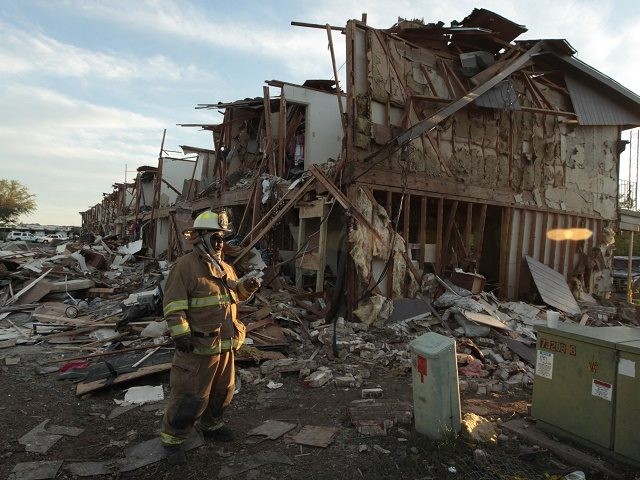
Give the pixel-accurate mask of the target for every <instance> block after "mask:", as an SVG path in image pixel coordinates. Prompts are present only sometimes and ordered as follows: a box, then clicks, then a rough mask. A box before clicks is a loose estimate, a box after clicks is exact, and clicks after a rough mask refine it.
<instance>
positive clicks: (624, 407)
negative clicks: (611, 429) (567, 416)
mask: <svg viewBox="0 0 640 480" xmlns="http://www.w3.org/2000/svg"><path fill="white" fill-rule="evenodd" d="M618 351H619V352H620V355H619V358H618V376H617V378H616V381H617V387H618V391H617V395H616V412H615V414H616V418H615V433H614V442H613V447H614V448H613V450H614V453H615V454H616V456H618V457H620V458H621V459H623V460H631V462H632V463H635V464H640V341H635V342H625V343H621V344H620V345H618Z"/></svg>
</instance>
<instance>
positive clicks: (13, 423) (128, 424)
mask: <svg viewBox="0 0 640 480" xmlns="http://www.w3.org/2000/svg"><path fill="white" fill-rule="evenodd" d="M56 355H57V353H56V354H55V355H54V354H53V353H52V349H51V348H50V347H46V346H37V345H36V346H17V347H13V348H11V349H5V350H2V351H0V357H8V356H11V357H15V356H19V357H20V363H19V364H18V365H12V366H6V365H4V364H5V362H4V361H1V360H0V363H1V364H2V370H1V374H0V379H1V381H2V387H3V392H4V394H3V401H2V405H1V406H0V421H1V422H2V429H1V432H0V458H1V459H2V460H1V462H0V477H1V478H8V476H9V475H10V472H11V471H12V469H13V468H14V466H15V465H16V464H18V463H21V462H34V461H41V460H64V464H63V466H62V467H61V468H60V470H59V471H58V474H57V477H56V478H63V479H64V478H75V477H74V476H73V474H71V473H70V472H69V471H68V470H67V469H66V466H67V465H68V464H70V463H72V462H81V461H105V460H112V459H115V458H120V457H122V456H123V452H124V451H125V449H127V448H128V447H131V446H132V445H135V444H138V443H141V442H143V441H145V440H149V439H153V438H155V437H156V436H157V434H158V431H159V428H160V421H161V418H162V412H163V406H162V404H155V405H147V406H142V407H136V408H134V409H132V410H129V411H127V412H125V413H123V414H121V415H119V416H117V417H116V418H113V419H109V416H110V414H111V413H112V411H114V408H116V404H115V403H114V399H122V398H123V397H124V390H123V389H124V387H121V386H117V387H113V388H110V389H106V390H102V391H99V392H95V393H93V394H88V395H86V396H85V397H83V398H78V397H76V396H75V389H74V384H73V383H72V381H70V380H57V374H56V373H50V374H38V373H37V370H38V365H39V363H42V362H44V361H46V360H50V359H51V358H56ZM243 366H244V367H247V366H249V367H250V365H241V366H240V367H241V368H242V367H243ZM254 367H255V365H254ZM168 379H169V374H168V372H166V373H162V374H156V375H153V376H148V377H145V378H143V379H140V380H138V381H136V382H134V383H129V384H127V386H132V385H160V384H162V385H163V386H164V390H165V395H166V394H168ZM280 381H281V382H282V383H283V386H282V387H281V388H279V389H276V390H271V389H268V388H267V387H266V383H264V382H263V383H259V384H256V385H248V384H243V385H241V386H240V391H239V392H238V393H237V395H236V396H235V398H234V402H233V405H232V407H231V408H230V409H229V411H228V414H227V420H228V424H229V425H230V426H231V427H232V428H233V429H234V431H235V432H236V440H234V441H233V442H230V443H225V444H221V443H215V442H211V441H209V440H207V441H205V444H204V446H202V447H200V448H197V449H194V450H191V451H189V452H188V453H187V459H188V464H187V465H186V466H183V467H170V466H169V465H167V464H166V462H165V461H160V462H157V463H154V464H152V465H148V466H146V467H142V468H139V469H137V470H134V471H131V472H127V473H116V474H113V475H106V476H100V477H97V478H139V479H154V480H159V479H164V478H167V479H169V478H181V479H190V478H194V479H200V478H219V472H220V471H221V469H222V468H223V467H224V466H225V465H228V464H230V462H235V463H236V465H238V464H239V465H242V462H243V461H244V460H246V459H247V458H248V457H249V456H250V455H253V454H256V453H259V452H266V453H265V454H267V455H269V454H271V453H273V452H276V453H280V454H284V455H286V457H287V458H288V459H289V461H290V465H287V464H281V463H272V464H267V465H263V466H259V467H257V468H254V469H250V470H248V471H244V472H242V473H237V474H235V475H233V476H232V477H229V478H237V479H247V480H249V479H258V478H259V479H262V480H266V479H301V478H305V479H335V478H342V479H362V478H366V479H388V478H407V479H416V480H417V479H425V480H426V479H440V478H451V479H473V480H480V479H485V478H486V479H514V480H515V479H529V478H531V479H533V478H541V479H542V478H561V477H550V476H549V475H553V474H557V473H560V472H561V471H563V472H565V473H566V472H568V471H573V470H577V468H575V467H573V466H571V465H566V464H565V465H564V467H566V469H563V468H562V467H563V465H562V464H561V463H559V462H558V461H557V459H555V458H554V456H553V455H552V453H551V452H548V451H544V450H539V451H535V450H533V449H532V448H531V447H530V446H526V445H524V444H522V443H521V442H520V441H519V440H517V439H515V438H509V439H508V440H504V441H502V442H500V445H499V446H497V447H489V446H486V445H472V444H469V443H467V442H465V441H464V440H462V439H458V440H455V441H449V442H444V441H443V442H429V441H427V440H425V438H424V437H422V436H420V435H418V434H416V432H415V431H414V430H413V428H412V426H407V427H402V428H393V429H391V431H390V432H389V434H388V435H387V436H377V437H368V436H363V435H361V434H359V433H358V432H357V431H356V430H355V428H354V427H353V426H352V425H351V424H350V422H349V419H348V416H347V406H348V405H349V403H350V402H351V401H352V400H354V399H358V398H360V395H361V394H360V388H349V389H344V388H336V387H335V386H333V385H326V386H324V387H320V388H305V387H304V386H303V383H302V382H301V380H300V379H299V378H298V376H297V375H296V374H285V375H283V377H282V379H281V380H280ZM410 381H411V377H410V374H408V375H405V376H401V377H398V376H393V375H391V374H390V373H389V371H388V369H386V368H373V369H372V375H371V377H370V378H369V379H367V380H366V381H365V382H366V383H365V384H364V385H363V387H367V388H368V387H375V386H381V387H382V388H383V389H384V395H385V397H386V398H395V399H399V400H407V401H411V396H412V390H411V385H410ZM529 398H530V392H527V391H518V392H515V393H514V392H512V393H510V394H504V395H497V394H492V395H489V396H483V397H474V396H467V395H463V397H462V406H463V413H464V412H474V413H477V414H479V415H482V416H484V417H487V418H490V419H492V420H497V419H498V418H500V419H502V420H503V421H506V420H509V419H511V418H513V417H519V416H524V415H526V412H527V403H528V401H529ZM47 419H50V422H49V424H50V425H62V426H67V427H79V428H82V429H84V432H83V433H82V434H80V435H79V436H77V437H71V436H64V437H63V438H62V439H61V440H59V441H58V442H57V443H56V444H55V445H54V446H53V447H52V448H51V449H50V450H49V451H48V452H47V453H45V454H38V453H29V452H25V450H24V446H23V445H21V444H19V443H18V438H20V437H21V436H22V435H24V434H25V433H27V432H28V431H30V430H31V429H32V428H33V427H35V426H36V425H38V424H40V423H41V422H43V421H44V420H47ZM268 419H274V420H281V421H286V422H290V423H294V424H297V425H298V428H297V429H296V430H293V432H294V433H295V432H297V430H298V429H299V428H300V427H302V426H304V425H322V426H333V427H336V428H337V429H338V434H337V436H336V438H335V440H334V441H333V443H331V445H329V446H328V447H327V448H316V447H306V446H300V445H297V444H293V443H288V442H287V440H286V438H284V437H281V438H279V439H277V440H273V441H271V440H266V441H264V442H262V443H259V444H257V445H248V444H246V443H245V442H246V439H247V436H246V432H248V431H249V430H251V429H253V428H255V427H257V426H258V425H260V424H261V423H262V422H263V421H265V420H268ZM285 437H286V436H285ZM364 446H366V448H365V447H364ZM476 449H481V450H482V451H483V452H484V453H482V454H479V453H477V452H476V453H475V454H474V450H476ZM454 472H455V473H454ZM635 475H636V472H633V471H631V470H629V471H627V472H626V476H625V478H630V479H632V478H640V477H635ZM587 478H589V479H596V478H606V477H604V476H602V475H600V474H597V473H594V472H588V476H587Z"/></svg>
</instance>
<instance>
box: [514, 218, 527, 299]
mask: <svg viewBox="0 0 640 480" xmlns="http://www.w3.org/2000/svg"><path fill="white" fill-rule="evenodd" d="M518 213H519V218H520V222H519V224H518V245H516V278H515V285H514V291H513V297H514V299H515V300H518V298H519V295H520V268H521V266H522V248H523V245H522V244H523V243H524V227H525V225H526V223H527V211H526V210H518Z"/></svg>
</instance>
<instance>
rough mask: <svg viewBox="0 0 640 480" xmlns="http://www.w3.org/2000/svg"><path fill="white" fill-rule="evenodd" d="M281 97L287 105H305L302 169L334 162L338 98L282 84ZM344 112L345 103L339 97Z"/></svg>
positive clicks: (339, 126)
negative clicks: (329, 161)
mask: <svg viewBox="0 0 640 480" xmlns="http://www.w3.org/2000/svg"><path fill="white" fill-rule="evenodd" d="M282 94H283V95H284V96H285V98H286V99H287V103H299V104H302V105H306V107H307V111H306V123H305V130H306V135H305V145H304V150H305V152H304V168H305V169H308V168H309V167H310V166H311V165H312V164H321V163H326V162H327V160H329V159H333V160H337V158H338V155H340V152H341V151H342V122H341V121H340V109H339V107H338V97H337V96H336V95H334V94H331V93H328V92H321V91H319V90H312V89H309V88H304V87H300V86H297V85H288V84H285V85H284V86H283V87H282ZM342 105H343V108H344V109H345V110H346V100H345V98H344V97H343V98H342Z"/></svg>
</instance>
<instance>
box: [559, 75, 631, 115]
mask: <svg viewBox="0 0 640 480" xmlns="http://www.w3.org/2000/svg"><path fill="white" fill-rule="evenodd" d="M565 80H566V83H567V88H568V89H569V95H570V97H571V102H572V103H573V108H574V110H575V112H576V114H577V115H578V121H579V122H580V124H581V125H629V124H638V123H640V115H638V114H636V113H634V112H633V111H631V110H629V109H628V108H625V106H623V105H621V104H620V103H618V102H615V101H613V100H611V99H610V97H607V96H606V95H605V94H603V93H601V92H600V91H598V90H596V89H595V88H593V87H592V86H591V85H589V84H587V83H585V82H582V81H580V80H579V79H578V78H577V77H574V76H572V75H565Z"/></svg>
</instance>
